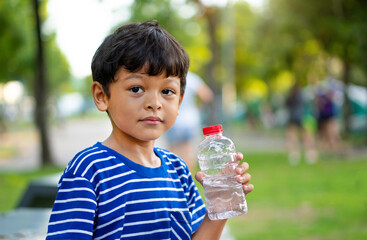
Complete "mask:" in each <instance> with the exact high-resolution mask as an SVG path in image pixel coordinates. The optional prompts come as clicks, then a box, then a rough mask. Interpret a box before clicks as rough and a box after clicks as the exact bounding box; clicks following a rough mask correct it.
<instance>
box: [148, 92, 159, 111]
mask: <svg viewBox="0 0 367 240" xmlns="http://www.w3.org/2000/svg"><path fill="white" fill-rule="evenodd" d="M159 97H160V96H159V94H156V93H151V94H149V95H148V96H147V99H146V103H145V107H146V109H151V110H159V109H161V108H162V103H161V101H160V99H159Z"/></svg>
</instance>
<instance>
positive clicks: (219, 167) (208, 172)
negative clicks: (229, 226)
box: [197, 125, 247, 220]
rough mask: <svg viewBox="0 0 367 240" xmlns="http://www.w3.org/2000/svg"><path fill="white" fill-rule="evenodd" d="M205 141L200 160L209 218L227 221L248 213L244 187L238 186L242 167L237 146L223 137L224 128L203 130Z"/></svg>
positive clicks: (199, 152) (216, 127) (200, 150)
mask: <svg viewBox="0 0 367 240" xmlns="http://www.w3.org/2000/svg"><path fill="white" fill-rule="evenodd" d="M203 133H204V136H205V139H204V140H203V141H202V142H201V143H200V145H199V147H198V152H197V156H198V158H199V165H200V169H201V171H202V172H203V173H204V176H203V180H204V181H203V186H204V190H205V200H206V205H207V210H208V216H209V218H210V219H211V220H219V219H226V218H230V217H235V216H239V215H242V214H244V213H246V212H247V203H246V199H245V194H244V192H243V189H242V184H240V183H238V182H237V180H236V176H237V175H238V174H237V173H236V172H235V168H236V167H237V165H238V161H237V159H236V149H235V145H234V143H233V142H232V141H231V140H230V139H229V138H227V137H225V136H223V128H222V125H214V126H210V127H205V128H203Z"/></svg>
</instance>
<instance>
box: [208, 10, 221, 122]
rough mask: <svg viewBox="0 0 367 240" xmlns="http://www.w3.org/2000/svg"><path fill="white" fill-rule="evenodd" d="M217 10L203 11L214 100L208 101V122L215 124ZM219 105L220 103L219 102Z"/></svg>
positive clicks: (209, 75) (209, 78)
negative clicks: (210, 56)
mask: <svg viewBox="0 0 367 240" xmlns="http://www.w3.org/2000/svg"><path fill="white" fill-rule="evenodd" d="M217 12H218V11H217V10H216V8H215V7H211V8H207V10H206V12H205V17H206V19H207V22H208V28H209V39H210V43H209V44H210V45H209V47H210V52H211V53H212V58H211V60H210V62H209V64H208V66H207V73H208V84H209V86H210V87H211V89H212V90H213V93H214V101H212V102H211V103H210V119H209V121H210V124H211V125H213V124H216V123H217V122H218V120H219V118H218V116H217V104H218V101H221V98H220V97H218V96H220V91H219V88H218V81H217V77H216V76H217V73H216V65H217V62H218V42H217V37H216V29H217ZM219 105H220V106H221V104H219Z"/></svg>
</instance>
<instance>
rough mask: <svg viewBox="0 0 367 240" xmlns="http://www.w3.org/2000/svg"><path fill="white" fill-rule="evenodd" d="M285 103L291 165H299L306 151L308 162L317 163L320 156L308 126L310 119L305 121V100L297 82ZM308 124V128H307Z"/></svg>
mask: <svg viewBox="0 0 367 240" xmlns="http://www.w3.org/2000/svg"><path fill="white" fill-rule="evenodd" d="M285 103H286V108H287V111H288V123H287V129H286V138H287V141H286V143H287V148H288V160H289V163H290V164H291V165H296V164H298V163H299V162H300V161H301V153H302V150H304V151H305V159H306V162H307V163H309V164H313V163H315V162H316V161H317V155H318V154H317V151H316V148H315V141H314V137H313V134H312V130H311V129H310V128H309V126H308V125H309V123H310V119H309V118H306V119H305V104H306V103H305V99H304V96H303V94H302V90H301V87H300V86H299V84H298V83H297V82H296V83H295V84H294V85H293V86H292V88H291V89H290V92H289V94H288V96H287V98H286V102H285ZM308 117H309V116H308ZM306 124H307V126H305V125H306ZM300 138H301V139H300ZM300 140H301V141H300ZM300 142H301V143H302V145H303V149H302V148H301V146H300Z"/></svg>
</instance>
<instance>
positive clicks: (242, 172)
mask: <svg viewBox="0 0 367 240" xmlns="http://www.w3.org/2000/svg"><path fill="white" fill-rule="evenodd" d="M236 158H237V160H238V161H239V162H240V161H242V159H243V154H242V153H240V152H238V153H237V155H236ZM248 169H249V165H248V163H247V162H243V163H241V164H239V165H238V166H237V167H236V169H235V171H236V173H237V174H238V175H239V176H237V182H239V183H241V184H242V185H243V191H244V193H245V195H247V194H249V193H250V192H252V190H254V185H252V184H249V181H250V180H251V175H250V174H249V173H247V170H248ZM195 178H196V180H197V181H198V182H200V184H201V185H203V173H202V172H197V173H196V175H195Z"/></svg>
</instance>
